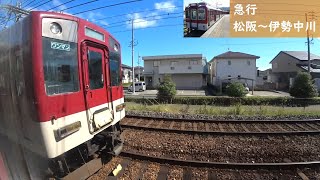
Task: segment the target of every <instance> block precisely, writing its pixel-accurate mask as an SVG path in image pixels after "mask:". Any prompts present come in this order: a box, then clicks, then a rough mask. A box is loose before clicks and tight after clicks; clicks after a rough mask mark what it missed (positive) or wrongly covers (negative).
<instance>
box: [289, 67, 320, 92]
mask: <svg viewBox="0 0 320 180" xmlns="http://www.w3.org/2000/svg"><path fill="white" fill-rule="evenodd" d="M289 93H290V95H291V96H293V97H296V98H313V97H316V96H318V92H317V88H316V87H315V85H314V84H313V83H312V79H311V75H310V74H309V73H306V72H302V73H299V74H298V75H297V77H296V78H295V79H294V82H293V85H292V87H291V88H290V90H289Z"/></svg>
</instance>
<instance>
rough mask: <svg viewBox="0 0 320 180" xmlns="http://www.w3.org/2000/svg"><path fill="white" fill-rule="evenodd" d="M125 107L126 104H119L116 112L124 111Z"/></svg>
mask: <svg viewBox="0 0 320 180" xmlns="http://www.w3.org/2000/svg"><path fill="white" fill-rule="evenodd" d="M125 107H126V104H125V103H122V104H119V105H118V106H116V112H119V111H122V110H123V109H124V108H125Z"/></svg>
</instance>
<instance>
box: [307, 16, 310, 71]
mask: <svg viewBox="0 0 320 180" xmlns="http://www.w3.org/2000/svg"><path fill="white" fill-rule="evenodd" d="M306 22H307V23H308V22H309V21H308V14H307V13H306ZM307 43H308V73H309V74H310V39H309V28H308V29H307Z"/></svg>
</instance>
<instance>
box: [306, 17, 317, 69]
mask: <svg viewBox="0 0 320 180" xmlns="http://www.w3.org/2000/svg"><path fill="white" fill-rule="evenodd" d="M310 14H311V18H310V20H311V21H313V20H315V15H314V12H313V11H312V12H310ZM306 22H307V23H309V19H308V13H306ZM308 25H309V27H310V26H311V25H310V24H308ZM311 27H312V26H311ZM312 28H315V27H312ZM312 41H313V38H312V40H311V42H310V33H309V28H308V29H307V46H308V73H309V74H310V43H312Z"/></svg>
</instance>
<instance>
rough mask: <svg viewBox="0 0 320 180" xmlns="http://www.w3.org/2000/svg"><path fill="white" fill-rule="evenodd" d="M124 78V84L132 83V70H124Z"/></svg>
mask: <svg viewBox="0 0 320 180" xmlns="http://www.w3.org/2000/svg"><path fill="white" fill-rule="evenodd" d="M122 72H123V75H124V76H123V77H122V83H129V82H132V78H131V77H132V71H131V70H130V69H125V68H123V69H122Z"/></svg>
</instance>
